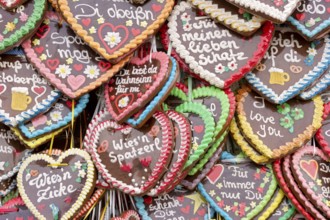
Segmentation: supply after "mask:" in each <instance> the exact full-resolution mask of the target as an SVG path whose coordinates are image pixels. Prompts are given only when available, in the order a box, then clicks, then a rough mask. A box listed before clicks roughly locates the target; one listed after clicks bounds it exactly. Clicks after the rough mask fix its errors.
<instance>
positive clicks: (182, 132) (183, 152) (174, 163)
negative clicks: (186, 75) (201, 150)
mask: <svg viewBox="0 0 330 220" xmlns="http://www.w3.org/2000/svg"><path fill="white" fill-rule="evenodd" d="M166 114H167V115H168V117H169V118H170V119H171V121H172V123H173V129H174V148H173V155H172V159H171V162H170V164H169V165H168V170H167V171H166V173H165V174H164V176H163V177H162V179H161V180H160V181H159V182H158V183H157V185H156V186H155V187H154V188H153V189H152V190H150V192H149V193H148V195H149V196H156V195H161V194H162V193H163V192H165V191H166V190H167V189H168V188H169V187H170V186H171V185H172V183H173V181H175V180H176V179H177V178H178V176H179V175H180V174H181V172H182V170H183V168H184V165H185V163H186V161H187V159H188V156H189V153H190V148H191V130H190V123H189V121H188V120H187V119H186V118H185V117H184V116H183V115H182V114H180V113H178V112H176V111H173V110H169V111H167V112H166Z"/></svg>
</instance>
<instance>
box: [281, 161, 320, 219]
mask: <svg viewBox="0 0 330 220" xmlns="http://www.w3.org/2000/svg"><path fill="white" fill-rule="evenodd" d="M291 160H292V157H291V155H288V156H287V157H285V158H284V159H283V163H282V175H283V177H284V179H285V182H286V183H285V184H286V185H287V186H289V188H290V191H291V192H292V193H293V194H294V196H295V198H296V199H297V200H298V201H299V203H300V204H301V205H302V206H303V207H304V208H305V210H306V211H308V213H310V214H311V215H312V216H314V217H315V218H316V219H323V220H325V218H324V216H323V214H322V213H321V212H319V211H318V210H317V208H316V207H314V205H313V204H312V203H311V202H310V200H309V199H308V198H307V197H306V196H305V195H306V194H305V193H303V191H302V190H301V188H300V187H299V185H298V184H297V181H296V180H295V178H294V176H293V174H292V166H291Z"/></svg>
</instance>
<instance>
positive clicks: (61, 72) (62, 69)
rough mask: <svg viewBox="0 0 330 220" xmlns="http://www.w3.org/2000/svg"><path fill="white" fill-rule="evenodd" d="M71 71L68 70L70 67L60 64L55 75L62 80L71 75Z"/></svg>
mask: <svg viewBox="0 0 330 220" xmlns="http://www.w3.org/2000/svg"><path fill="white" fill-rule="evenodd" d="M71 70H72V69H71V68H70V66H68V65H65V64H61V65H59V67H57V68H56V70H55V74H57V75H58V76H59V77H61V78H63V79H64V78H66V77H67V76H68V75H70V74H71Z"/></svg>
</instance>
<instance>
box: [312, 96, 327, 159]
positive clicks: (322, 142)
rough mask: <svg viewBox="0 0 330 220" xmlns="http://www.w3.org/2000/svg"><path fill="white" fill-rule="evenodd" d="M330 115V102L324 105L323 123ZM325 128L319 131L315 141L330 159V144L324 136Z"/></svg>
mask: <svg viewBox="0 0 330 220" xmlns="http://www.w3.org/2000/svg"><path fill="white" fill-rule="evenodd" d="M329 114H330V102H329V103H326V104H324V112H323V116H322V118H323V121H324V120H326V118H327V117H328V115H329ZM323 129H324V128H323V126H322V127H321V128H320V129H319V130H317V132H316V134H315V140H316V141H317V143H318V144H319V145H320V146H321V148H322V150H323V151H324V152H325V153H326V154H327V155H328V156H329V157H330V145H329V143H328V142H327V141H326V140H325V138H324V136H323V134H322V133H323Z"/></svg>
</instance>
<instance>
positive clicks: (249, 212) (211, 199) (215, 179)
mask: <svg viewBox="0 0 330 220" xmlns="http://www.w3.org/2000/svg"><path fill="white" fill-rule="evenodd" d="M221 160H222V161H221V162H220V163H217V164H215V165H214V166H213V168H212V169H211V171H210V172H209V173H208V174H207V176H206V179H205V180H203V181H202V182H201V183H199V184H198V190H199V191H200V193H201V194H202V195H203V197H204V198H205V199H206V201H207V202H208V203H209V204H210V206H211V207H212V208H213V209H214V210H215V211H216V212H217V213H219V214H220V215H221V216H222V217H224V219H226V220H227V219H251V218H253V217H254V216H256V215H257V214H258V213H260V212H261V211H262V209H263V208H264V207H265V206H266V205H267V203H268V202H269V200H270V199H271V196H272V195H273V194H274V192H275V190H276V188H277V182H276V179H275V176H274V174H273V170H272V168H271V166H270V165H265V166H260V165H256V164H254V163H253V162H252V161H250V160H246V161H244V160H243V161H241V162H238V161H239V159H238V158H232V157H229V158H228V159H227V158H226V157H224V156H222V158H221Z"/></svg>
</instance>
